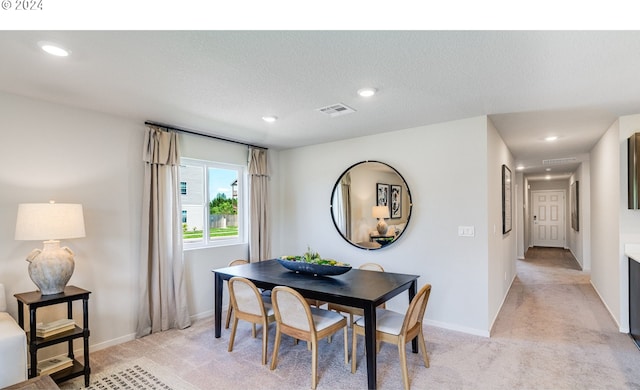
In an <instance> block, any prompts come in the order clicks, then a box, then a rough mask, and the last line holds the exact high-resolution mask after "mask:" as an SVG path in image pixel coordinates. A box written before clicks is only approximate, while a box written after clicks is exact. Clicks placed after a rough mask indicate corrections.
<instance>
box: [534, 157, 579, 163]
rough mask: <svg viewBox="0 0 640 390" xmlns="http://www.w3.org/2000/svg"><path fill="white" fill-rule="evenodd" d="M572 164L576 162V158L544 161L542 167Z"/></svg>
mask: <svg viewBox="0 0 640 390" xmlns="http://www.w3.org/2000/svg"><path fill="white" fill-rule="evenodd" d="M572 162H576V158H575V157H566V158H552V159H549V160H542V165H558V164H569V163H572Z"/></svg>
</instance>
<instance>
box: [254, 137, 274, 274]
mask: <svg viewBox="0 0 640 390" xmlns="http://www.w3.org/2000/svg"><path fill="white" fill-rule="evenodd" d="M268 184H269V176H268V175H267V150H266V149H260V148H249V191H250V195H249V198H250V203H251V205H250V209H249V215H250V217H249V226H250V231H249V260H250V261H262V260H266V259H269V258H270V257H271V240H270V234H269V218H268V217H269V215H268V210H269V191H268Z"/></svg>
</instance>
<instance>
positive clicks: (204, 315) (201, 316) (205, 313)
mask: <svg viewBox="0 0 640 390" xmlns="http://www.w3.org/2000/svg"><path fill="white" fill-rule="evenodd" d="M226 310H227V308H226V306H225V307H223V308H222V312H223V313H224V312H225V311H226ZM209 317H213V310H207V311H203V312H202V313H197V314H194V315H192V316H190V317H189V318H190V319H191V320H193V321H197V320H202V319H205V318H209Z"/></svg>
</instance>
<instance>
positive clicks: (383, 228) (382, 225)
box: [376, 219, 389, 236]
mask: <svg viewBox="0 0 640 390" xmlns="http://www.w3.org/2000/svg"><path fill="white" fill-rule="evenodd" d="M388 228H389V227H388V226H387V223H386V222H385V221H384V219H379V220H378V224H377V225H376V229H377V230H378V233H379V234H380V235H381V236H384V235H385V234H387V230H388Z"/></svg>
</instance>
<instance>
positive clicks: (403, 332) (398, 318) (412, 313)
mask: <svg viewBox="0 0 640 390" xmlns="http://www.w3.org/2000/svg"><path fill="white" fill-rule="evenodd" d="M430 294H431V285H430V284H426V285H424V286H423V287H422V288H421V289H420V291H418V294H416V296H415V297H413V299H412V300H411V303H410V304H409V308H408V309H407V312H406V314H404V315H403V314H402V313H397V312H395V311H392V310H386V309H380V308H378V309H376V340H378V341H382V342H385V343H391V344H396V345H397V346H398V353H399V354H400V366H401V368H402V381H403V382H404V388H405V390H409V372H408V370H407V355H406V351H405V345H406V344H407V343H408V342H410V341H411V340H413V339H414V338H415V337H416V336H417V337H418V344H419V349H420V352H421V353H422V360H423V361H424V366H425V367H427V368H428V367H429V357H428V356H427V345H426V343H425V340H424V334H423V331H422V321H423V319H424V312H425V310H426V309H427V303H428V302H429V295H430ZM358 335H362V336H364V317H361V318H359V319H358V320H356V322H354V323H353V340H352V346H351V373H355V372H356V349H357V338H358Z"/></svg>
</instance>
